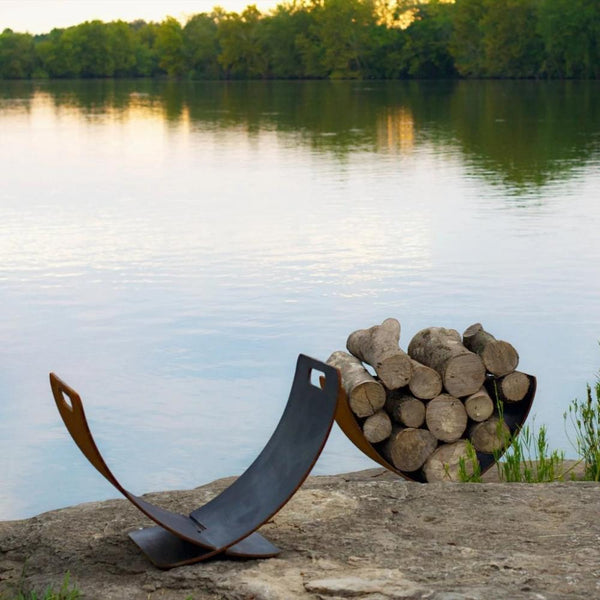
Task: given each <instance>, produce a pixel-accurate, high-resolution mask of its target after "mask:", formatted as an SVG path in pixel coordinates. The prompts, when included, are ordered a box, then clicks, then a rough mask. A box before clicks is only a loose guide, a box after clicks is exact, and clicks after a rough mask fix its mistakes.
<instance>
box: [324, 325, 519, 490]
mask: <svg viewBox="0 0 600 600" xmlns="http://www.w3.org/2000/svg"><path fill="white" fill-rule="evenodd" d="M399 340H400V323H399V322H398V321H397V320H396V319H386V320H385V321H384V322H383V323H382V324H381V325H375V326H374V327H371V328H370V329H361V330H359V331H355V332H354V333H352V334H351V335H350V336H349V337H348V341H347V343H346V347H347V349H348V351H349V353H348V352H343V351H337V352H334V353H333V354H332V355H331V356H330V357H329V359H328V361H327V362H328V363H329V364H330V365H333V366H334V367H336V368H338V369H339V370H340V372H341V377H342V386H343V388H344V390H345V392H346V394H347V397H348V403H349V406H350V408H351V410H352V412H353V413H354V415H355V417H356V419H357V421H358V422H359V424H360V426H361V428H362V431H363V434H364V436H365V438H366V439H367V440H368V441H369V442H370V443H371V444H373V446H374V447H375V448H376V450H377V451H378V452H379V453H380V455H381V456H383V457H384V458H385V459H386V460H387V461H388V462H389V463H391V464H392V465H393V466H394V467H395V468H396V469H397V470H399V471H402V472H405V473H407V474H411V473H414V472H419V473H422V475H423V477H424V478H425V479H426V480H427V481H442V480H457V479H458V474H459V464H460V462H461V458H462V459H463V461H464V462H463V464H464V465H466V468H467V470H469V469H472V468H473V464H472V461H471V462H470V459H469V456H471V458H472V454H473V453H470V455H469V453H468V445H467V440H469V441H470V443H471V444H472V445H473V447H474V448H475V450H476V451H477V452H479V453H485V454H494V453H495V452H498V451H502V450H503V449H504V447H505V446H506V444H507V443H508V440H509V438H510V431H509V428H508V426H507V425H506V423H504V421H503V419H502V406H503V403H505V402H519V401H521V400H523V398H525V397H526V395H527V392H528V391H529V386H530V379H529V377H528V376H527V375H526V374H525V373H521V372H519V371H517V370H516V368H517V365H518V362H519V355H518V354H517V351H516V350H515V349H514V348H513V346H512V345H511V344H509V343H508V342H504V341H501V340H497V339H496V338H495V337H494V336H493V335H491V334H490V333H488V332H487V331H485V330H484V329H483V327H482V326H481V324H479V323H476V324H474V325H471V326H470V327H468V328H467V329H466V330H465V332H464V333H463V335H462V337H461V335H460V333H459V332H458V331H456V330H455V329H445V328H443V327H429V328H427V329H423V330H422V331H419V332H418V333H417V334H416V335H415V336H414V337H413V339H412V340H411V342H410V344H409V345H408V350H407V352H404V350H402V349H401V348H400V347H399ZM364 363H366V364H367V365H370V366H371V367H372V369H373V370H374V372H375V376H373V375H371V373H369V371H368V370H367V368H366V367H365V364H364ZM484 384H485V385H484ZM490 391H492V394H490Z"/></svg>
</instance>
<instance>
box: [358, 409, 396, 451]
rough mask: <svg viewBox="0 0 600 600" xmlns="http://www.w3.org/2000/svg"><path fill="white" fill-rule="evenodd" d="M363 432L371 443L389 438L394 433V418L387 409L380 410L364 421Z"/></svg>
mask: <svg viewBox="0 0 600 600" xmlns="http://www.w3.org/2000/svg"><path fill="white" fill-rule="evenodd" d="M363 433H364V435H365V438H367V440H368V441H369V442H371V444H377V443H379V442H383V440H387V438H389V437H390V435H391V433H392V420H391V419H390V417H389V415H388V414H387V413H386V412H385V410H378V411H377V412H376V413H374V414H372V415H371V416H370V417H367V418H366V419H365V422H364V423H363Z"/></svg>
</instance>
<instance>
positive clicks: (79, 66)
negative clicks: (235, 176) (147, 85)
mask: <svg viewBox="0 0 600 600" xmlns="http://www.w3.org/2000/svg"><path fill="white" fill-rule="evenodd" d="M165 76H166V77H172V78H187V79H213V80H214V79H353V78H356V79H408V78H453V77H467V78H468V77H472V78H481V77H493V78H550V79H564V78H578V79H598V78H599V77H600V2H598V0H455V2H448V1H447V0H446V1H443V0H291V2H289V3H284V4H280V5H278V6H277V7H276V8H275V9H273V10H271V11H269V12H267V13H261V12H260V11H259V10H258V9H257V8H256V6H254V5H250V6H248V7H247V8H246V9H245V10H244V11H242V12H241V13H236V12H228V11H225V10H223V9H221V8H215V9H213V11H212V12H210V13H200V14H196V15H194V16H192V17H191V18H189V19H188V20H187V22H186V23H185V24H184V25H182V24H181V23H180V22H179V21H177V20H176V19H174V18H172V17H167V18H166V19H165V20H164V21H162V22H160V23H155V22H150V23H147V22H145V21H142V20H138V21H134V22H131V23H125V22H124V21H113V22H110V23H105V22H102V21H87V22H85V23H81V24H79V25H75V26H73V27H67V28H64V29H53V30H52V31H51V32H50V33H47V34H42V35H31V34H28V33H18V32H14V31H12V30H10V29H5V30H4V31H3V32H2V33H1V34H0V78H2V79H31V78H108V77H116V78H121V77H165Z"/></svg>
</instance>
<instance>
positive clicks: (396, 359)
mask: <svg viewBox="0 0 600 600" xmlns="http://www.w3.org/2000/svg"><path fill="white" fill-rule="evenodd" d="M374 367H375V371H376V372H377V375H378V376H379V379H381V382H382V383H383V385H384V386H385V387H386V388H387V389H388V390H397V389H399V388H401V387H404V386H405V385H407V384H408V382H409V381H410V379H411V376H412V372H413V369H412V363H411V360H410V358H409V356H408V354H405V353H404V352H402V351H400V350H399V351H398V352H396V353H395V354H390V355H389V356H386V357H384V358H382V359H381V360H380V361H379V362H378V363H377V364H376V365H374Z"/></svg>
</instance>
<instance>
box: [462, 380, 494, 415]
mask: <svg viewBox="0 0 600 600" xmlns="http://www.w3.org/2000/svg"><path fill="white" fill-rule="evenodd" d="M465 410H466V411H467V415H468V416H469V419H472V420H473V421H477V422H478V423H479V422H481V421H485V420H486V419H489V418H490V417H491V416H492V414H493V413H494V401H493V400H492V399H491V398H490V395H489V394H488V393H487V390H486V389H485V388H484V387H482V388H481V389H480V390H479V391H477V392H475V393H474V394H471V395H470V396H468V397H467V398H465Z"/></svg>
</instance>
